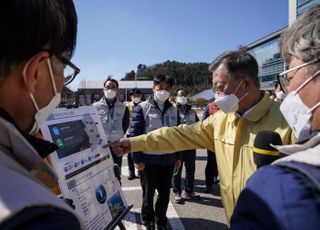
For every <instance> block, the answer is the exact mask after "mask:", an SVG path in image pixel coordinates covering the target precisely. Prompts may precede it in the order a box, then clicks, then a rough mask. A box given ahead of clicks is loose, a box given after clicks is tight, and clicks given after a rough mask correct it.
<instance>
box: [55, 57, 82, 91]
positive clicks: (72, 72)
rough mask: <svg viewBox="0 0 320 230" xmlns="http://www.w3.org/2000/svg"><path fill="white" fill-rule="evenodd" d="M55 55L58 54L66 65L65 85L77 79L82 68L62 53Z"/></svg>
mask: <svg viewBox="0 0 320 230" xmlns="http://www.w3.org/2000/svg"><path fill="white" fill-rule="evenodd" d="M54 56H56V57H57V58H58V59H59V60H60V61H61V62H62V63H63V64H65V65H66V66H65V67H64V70H63V76H64V80H63V85H65V86H66V85H69V84H70V83H71V82H72V81H73V80H74V79H75V77H76V76H77V74H79V73H80V69H79V68H78V67H77V66H76V65H75V64H73V63H72V62H71V61H70V60H69V59H67V58H65V57H64V56H62V55H61V54H55V55H54Z"/></svg>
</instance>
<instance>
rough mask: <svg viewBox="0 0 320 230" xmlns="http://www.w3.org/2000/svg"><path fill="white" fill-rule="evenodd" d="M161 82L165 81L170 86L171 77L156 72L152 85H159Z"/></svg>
mask: <svg viewBox="0 0 320 230" xmlns="http://www.w3.org/2000/svg"><path fill="white" fill-rule="evenodd" d="M161 82H167V83H168V84H169V85H170V87H171V88H172V86H173V78H171V77H169V76H168V75H164V74H158V75H156V76H155V77H154V78H153V84H154V85H159V84H160V83H161Z"/></svg>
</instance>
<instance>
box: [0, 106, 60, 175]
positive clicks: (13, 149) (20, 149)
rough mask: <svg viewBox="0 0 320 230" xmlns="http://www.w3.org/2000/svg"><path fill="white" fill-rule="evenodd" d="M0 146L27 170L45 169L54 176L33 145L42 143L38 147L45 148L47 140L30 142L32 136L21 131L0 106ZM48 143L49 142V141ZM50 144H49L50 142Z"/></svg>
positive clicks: (37, 148) (36, 147)
mask: <svg viewBox="0 0 320 230" xmlns="http://www.w3.org/2000/svg"><path fill="white" fill-rule="evenodd" d="M0 134H1V138H0V146H2V147H4V148H6V149H7V150H8V151H5V152H4V153H3V154H5V153H7V154H8V156H9V157H11V158H13V159H15V161H17V162H19V163H20V164H21V165H23V166H24V168H26V169H27V170H29V171H31V170H41V171H46V172H47V173H48V174H49V175H51V176H54V177H55V174H54V172H53V171H52V169H51V168H50V167H49V166H48V165H47V164H46V163H44V161H43V159H42V157H41V156H40V155H41V154H40V153H39V152H38V150H39V147H38V146H33V144H36V143H40V142H41V143H42V144H43V146H41V148H40V149H45V148H46V147H45V146H46V144H48V143H49V142H47V141H44V140H40V139H38V140H36V141H35V142H32V141H31V142H30V140H32V139H33V138H34V137H33V138H32V137H31V136H30V135H28V134H25V133H24V132H22V131H21V130H20V129H19V127H18V126H17V124H16V123H15V122H14V120H13V118H12V117H11V116H10V115H9V114H8V113H7V112H6V111H5V110H3V109H1V108H0ZM28 136H29V137H30V139H28V138H27V137H28ZM49 144H50V143H49ZM50 145H51V144H50Z"/></svg>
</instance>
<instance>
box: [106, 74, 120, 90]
mask: <svg viewBox="0 0 320 230" xmlns="http://www.w3.org/2000/svg"><path fill="white" fill-rule="evenodd" d="M108 81H112V82H114V83H115V84H116V86H117V89H119V83H118V81H117V80H115V79H113V78H112V76H108V78H107V80H105V81H104V82H103V87H105V86H106V83H107V82H108Z"/></svg>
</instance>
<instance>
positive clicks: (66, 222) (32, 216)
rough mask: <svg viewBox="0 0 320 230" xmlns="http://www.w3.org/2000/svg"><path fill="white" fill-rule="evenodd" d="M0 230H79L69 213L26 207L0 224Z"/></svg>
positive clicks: (49, 207)
mask: <svg viewBox="0 0 320 230" xmlns="http://www.w3.org/2000/svg"><path fill="white" fill-rule="evenodd" d="M0 229H27V230H34V229H36V230H37V229H48V230H56V229H80V223H79V221H78V219H77V218H76V216H75V215H74V214H72V213H71V212H68V211H66V210H63V209H60V208H54V207H51V206H38V207H28V208H25V209H23V210H21V211H20V212H18V213H17V214H15V215H14V216H13V217H11V218H10V219H8V220H6V221H4V222H3V223H1V224H0Z"/></svg>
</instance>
